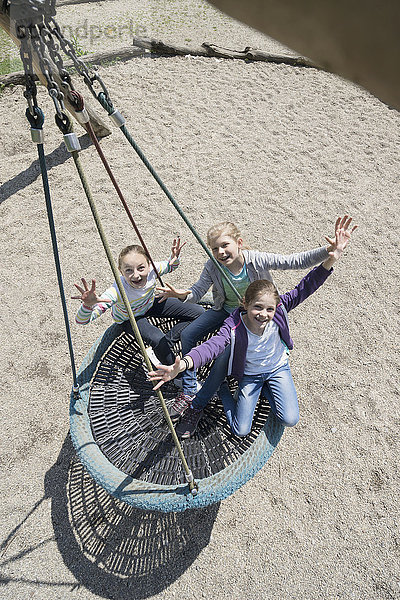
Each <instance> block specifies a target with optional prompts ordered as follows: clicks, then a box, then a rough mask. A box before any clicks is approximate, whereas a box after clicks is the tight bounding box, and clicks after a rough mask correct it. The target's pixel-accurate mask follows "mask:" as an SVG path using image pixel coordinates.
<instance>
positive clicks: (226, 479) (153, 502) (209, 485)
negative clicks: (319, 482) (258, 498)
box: [70, 323, 284, 512]
mask: <svg viewBox="0 0 400 600" xmlns="http://www.w3.org/2000/svg"><path fill="white" fill-rule="evenodd" d="M158 325H159V323H158ZM126 335H128V334H124V333H121V327H120V326H119V325H117V324H113V325H111V326H110V327H109V328H108V329H107V330H106V331H105V332H104V334H103V335H101V336H100V337H99V338H98V339H97V340H96V342H95V343H94V344H93V346H92V347H91V349H90V350H89V352H88V354H87V355H86V357H85V359H84V360H83V362H82V365H81V367H80V369H79V371H78V374H77V377H78V384H79V394H78V395H75V394H74V392H73V391H72V392H71V402H70V433H71V439H72V442H73V445H74V447H75V449H76V452H77V455H78V457H79V459H80V460H81V462H82V464H83V465H84V467H85V468H86V469H87V471H88V472H89V473H90V475H91V476H92V477H93V479H94V480H95V481H96V482H97V483H98V484H99V485H100V486H101V487H103V488H104V489H105V490H106V491H107V492H108V493H110V494H111V495H112V496H114V497H115V498H118V499H119V500H121V501H123V502H126V503H127V504H130V505H132V506H135V507H136V508H140V509H144V510H158V511H162V512H180V511H184V510H186V509H187V508H203V507H206V506H208V505H210V504H213V503H215V502H219V501H221V500H223V499H224V498H227V497H228V496H229V495H231V494H232V493H234V492H235V491H236V490H237V489H238V488H240V487H241V486H243V485H244V484H245V483H246V482H247V481H249V479H251V478H252V477H253V476H254V475H255V474H256V473H257V472H258V471H259V470H260V469H261V468H262V467H263V466H264V464H265V463H266V461H267V460H268V459H269V458H270V456H271V455H272V453H273V451H274V450H275V448H276V446H277V444H278V443H279V440H280V438H281V436H282V434H283V431H284V427H283V425H282V424H281V423H280V422H279V421H278V420H277V419H276V417H275V416H274V415H273V413H272V411H269V413H268V416H267V418H266V421H265V423H264V425H263V427H262V428H261V430H260V431H259V432H258V434H257V435H256V437H255V438H254V439H253V440H251V441H250V442H249V443H248V444H247V448H246V449H245V450H244V451H243V452H242V453H241V454H240V455H239V456H235V458H234V460H233V461H232V462H231V464H228V466H226V467H225V468H223V469H222V470H220V471H219V472H217V473H214V474H212V475H210V476H207V477H204V478H202V479H197V478H196V482H197V485H198V493H197V494H196V495H192V493H191V492H190V490H189V486H188V485H187V484H186V483H180V484H168V485H161V484H158V483H154V482H153V481H144V480H143V479H135V478H134V477H132V476H131V475H129V474H127V473H126V472H124V471H122V470H120V469H119V468H117V467H116V466H115V465H114V464H113V463H112V462H111V461H110V460H109V459H108V458H107V456H106V455H105V454H104V453H103V452H102V450H101V448H100V447H99V445H98V441H97V440H96V439H95V436H94V434H93V427H92V423H91V417H90V395H91V392H92V391H93V389H94V387H93V380H94V378H95V377H96V371H97V370H98V367H99V363H101V361H102V359H103V357H106V356H107V351H108V350H109V348H110V347H112V345H113V344H114V343H115V342H116V340H117V338H121V336H126ZM129 337H130V338H131V340H130V344H131V343H132V341H133V342H134V339H133V338H132V337H131V336H129ZM95 387H97V384H96V386H95ZM136 391H138V392H139V394H140V390H136ZM159 410H160V413H161V415H162V410H161V406H160V408H159ZM232 435H233V434H232ZM235 439H236V440H243V439H245V438H235ZM245 447H246V446H245ZM215 450H216V449H215V448H214V450H213V452H214V453H215Z"/></svg>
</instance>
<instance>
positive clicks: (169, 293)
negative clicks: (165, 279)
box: [156, 283, 190, 302]
mask: <svg viewBox="0 0 400 600" xmlns="http://www.w3.org/2000/svg"><path fill="white" fill-rule="evenodd" d="M165 285H166V286H167V287H157V288H156V292H157V293H156V297H157V298H159V302H164V300H166V299H167V298H178V299H179V300H185V299H186V297H187V295H188V294H190V290H178V289H177V288H175V287H174V286H173V285H170V284H169V283H165Z"/></svg>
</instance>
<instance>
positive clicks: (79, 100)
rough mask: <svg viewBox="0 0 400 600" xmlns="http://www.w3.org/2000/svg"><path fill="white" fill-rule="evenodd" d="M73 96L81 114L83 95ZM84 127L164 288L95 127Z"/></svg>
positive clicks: (73, 93)
mask: <svg viewBox="0 0 400 600" xmlns="http://www.w3.org/2000/svg"><path fill="white" fill-rule="evenodd" d="M71 96H72V97H73V104H74V106H75V108H76V110H77V111H79V112H80V111H82V110H83V109H84V107H85V104H84V100H83V96H82V94H80V93H79V92H76V91H75V90H74V91H72V92H71ZM84 126H85V129H86V131H87V132H88V134H89V136H90V139H91V140H92V142H93V144H94V145H95V147H96V150H97V152H98V155H99V156H100V158H101V161H102V163H103V165H104V167H105V169H106V171H107V173H108V175H109V177H110V179H111V181H112V183H113V185H114V188H115V190H116V192H117V194H118V196H119V198H120V200H121V202H122V205H123V207H124V209H125V212H126V214H127V215H128V217H129V220H130V222H131V223H132V226H133V228H134V230H135V232H136V235H137V236H138V238H139V241H140V243H141V245H142V247H143V249H144V251H145V252H146V254H147V256H148V257H149V259H150V262H151V265H152V267H153V269H154V272H155V274H156V277H157V278H158V280H159V282H160V284H161V285H162V286H164V284H163V281H162V279H161V276H160V274H159V273H158V271H157V268H156V266H155V264H154V261H153V259H152V257H151V254H150V252H149V250H148V248H147V246H146V244H145V242H144V240H143V238H142V236H141V233H140V231H139V229H138V227H137V225H136V223H135V220H134V218H133V216H132V213H131V211H130V210H129V206H128V204H127V203H126V200H125V198H124V196H123V194H122V192H121V189H120V187H119V185H118V183H117V181H116V179H115V177H114V175H113V172H112V171H111V168H110V165H109V164H108V162H107V159H106V157H105V156H104V153H103V150H102V149H101V147H100V144H99V140H98V139H97V136H96V134H95V132H94V131H93V127H92V126H91V124H90V121H88V122H87V123H84Z"/></svg>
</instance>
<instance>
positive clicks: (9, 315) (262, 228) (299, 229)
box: [0, 2, 400, 600]
mask: <svg viewBox="0 0 400 600" xmlns="http://www.w3.org/2000/svg"><path fill="white" fill-rule="evenodd" d="M133 4H134V3H132V2H130V3H126V2H125V3H122V2H115V3H111V2H105V3H101V7H97V6H96V10H99V8H102V9H103V10H104V19H105V21H104V22H106V15H107V14H108V13H107V11H108V10H111V5H115V6H116V7H117V8H115V10H119V9H121V10H122V9H124V10H125V11H126V10H128V5H133ZM99 5H100V3H99ZM161 5H162V7H163V10H166V5H167V3H161ZM164 5H165V6H164ZM144 6H148V9H149V12H148V14H147V19H148V20H147V21H146V12H145V10H144V8H143V7H144ZM173 6H175V5H173ZM183 6H184V8H185V10H187V11H189V15H190V14H192V15H194V16H193V17H192V18H191V19H189V18H188V17H186V16H185V17H182V22H181V23H180V26H178V25H179V19H178V21H177V22H178V25H177V27H176V30H174V29H173V28H171V27H170V28H169V30H168V31H169V33H168V35H165V36H164V37H165V39H168V41H171V42H175V43H177V44H182V43H184V42H185V40H187V39H191V40H192V41H193V43H194V42H196V44H197V43H201V41H208V42H214V43H216V44H218V43H220V42H221V40H223V42H224V44H228V42H229V40H232V45H231V46H229V47H232V48H234V49H235V47H236V49H243V48H241V46H242V45H244V46H245V45H249V46H255V47H257V48H260V49H262V50H265V51H271V52H277V50H281V51H282V52H287V50H286V49H284V48H283V47H280V46H279V45H278V44H277V43H276V42H274V41H272V40H269V39H268V38H267V37H265V36H262V35H261V34H260V33H257V32H254V31H253V30H251V29H249V28H246V27H244V26H243V25H241V24H238V23H236V22H235V21H232V20H230V19H228V18H227V17H222V16H220V15H219V14H218V13H216V11H214V10H212V9H208V8H204V7H206V5H200V3H194V2H193V3H190V2H188V3H185V4H184V5H183ZM199 6H203V8H204V10H205V11H207V10H208V11H209V12H206V13H205V14H206V16H207V19H204V18H203V17H201V18H200V16H199V15H200V12H199V10H200V9H199V8H198V7H199ZM196 7H197V8H196ZM195 9H196V10H195ZM92 10H95V9H94V8H93V9H92V5H86V4H78V5H74V6H70V7H63V8H62V10H61V9H60V21H61V19H62V18H63V19H67V17H68V15H70V19H71V23H72V22H73V23H75V20H76V22H77V23H78V25H79V22H81V23H84V20H85V19H88V20H89V21H88V22H89V25H90V23H91V22H93V23H98V22H99V21H98V18H97V17H96V19H97V20H96V19H94V17H93V14H94V13H92V12H91V11H92ZM141 10H142V13H141V14H142V16H141V19H140V22H141V23H142V24H144V25H143V26H145V27H146V32H147V33H148V34H149V35H152V34H153V33H155V34H158V37H160V38H161V39H162V37H163V35H162V34H163V33H165V31H166V29H167V26H165V28H164V29H162V28H159V29H158V30H157V31H155V20H154V18H153V17H154V14H156V12H157V11H156V10H155V3H152V2H151V3H148V5H147V4H146V3H142V4H141ZM174 10H175V11H176V14H179V10H178V8H177V7H176V6H175V9H174ZM190 10H192V11H193V13H190ZM68 11H70V12H69V13H68ZM182 11H183V8H182ZM196 11H197V12H196ZM96 14H97V13H96ZM181 14H183V13H182V12H181ZM79 17H80V19H81V21H79ZM92 17H93V18H92ZM91 19H92V21H91ZM196 19H197V21H196ZM196 23H197V24H198V27H196ZM74 26H75V25H74ZM199 31H200V32H201V37H200V34H199ZM196 32H197V33H196ZM196 36H197V37H196ZM122 45H127V44H126V42H124V43H122ZM221 45H223V44H221ZM238 46H240V47H238ZM91 49H96V48H94V47H93V48H91ZM101 75H102V78H103V80H104V81H105V83H106V85H107V88H108V89H109V92H110V95H111V97H112V99H113V102H114V105H115V106H116V107H117V108H118V109H119V110H120V111H121V112H122V114H123V115H124V116H125V118H126V121H127V126H128V129H129V130H130V132H131V133H132V135H133V137H134V138H135V140H136V142H137V143H138V144H139V146H140V147H141V148H142V150H143V151H144V153H145V154H146V156H147V158H148V160H149V161H150V162H151V164H152V165H153V167H154V168H155V169H156V170H157V172H158V173H159V175H160V177H161V178H162V180H163V181H164V182H165V184H166V185H167V187H168V188H169V190H170V191H171V192H172V194H173V196H174V198H175V199H176V201H177V202H178V203H179V204H180V206H181V208H182V209H183V210H184V211H185V213H186V215H187V217H188V218H189V219H190V221H191V222H192V223H193V225H194V227H195V228H196V229H197V230H198V231H199V233H200V235H201V236H202V237H203V238H204V237H205V234H206V231H207V229H208V227H209V226H210V225H212V224H214V223H216V222H219V221H221V220H225V219H230V220H233V221H234V222H236V223H237V224H238V226H239V227H240V229H241V230H242V232H243V236H244V239H245V241H246V243H247V244H248V245H249V246H250V247H251V248H256V249H259V250H266V251H271V252H279V253H291V252H294V251H300V250H306V249H310V248H314V247H316V246H318V245H323V244H324V242H325V240H324V236H325V235H329V236H331V235H332V233H333V231H334V223H335V220H336V218H337V216H339V215H343V214H350V215H352V216H353V217H354V222H355V223H357V224H358V226H359V228H358V230H357V232H356V233H355V234H354V236H353V239H352V241H351V244H350V245H349V248H348V250H347V251H346V253H345V255H344V256H343V258H342V260H341V261H340V262H339V263H338V264H337V266H336V267H335V270H334V274H333V275H332V276H331V277H330V278H329V280H328V281H327V282H326V284H324V286H323V287H322V288H321V289H320V290H319V291H318V292H317V293H316V294H314V295H313V296H312V297H311V298H310V299H308V300H307V301H306V302H305V303H304V304H302V305H301V306H300V307H299V308H297V309H296V310H295V311H293V312H292V313H291V315H290V322H291V331H292V337H293V339H294V343H295V347H294V350H293V351H292V353H291V359H290V363H291V367H292V372H293V377H294V380H295V384H296V387H297V391H298V395H299V400H300V414H301V418H300V422H299V424H298V425H297V426H296V427H295V428H293V429H290V430H286V431H285V433H284V435H283V437H282V439H281V441H280V443H279V445H278V447H277V449H276V450H275V452H274V454H273V455H272V457H271V458H270V459H269V461H268V462H267V463H266V464H265V466H264V467H263V468H262V469H261V470H260V471H259V472H258V474H257V475H256V476H255V477H254V478H253V479H252V480H251V481H249V482H248V483H247V484H246V485H245V486H244V487H242V488H241V489H240V490H239V491H237V492H236V493H235V494H234V495H233V496H230V497H229V498H227V499H226V500H224V501H222V502H221V503H219V504H216V505H213V506H210V507H209V508H207V509H204V510H199V511H190V510H189V511H186V512H184V513H179V514H161V513H154V512H144V511H140V510H138V509H134V508H132V507H130V506H128V505H126V504H123V503H121V502H119V501H117V500H115V499H113V498H112V497H110V496H108V495H107V494H106V493H105V492H104V491H103V490H102V489H101V488H100V487H99V486H98V485H97V484H95V483H94V482H93V480H92V479H91V478H90V476H89V475H87V474H86V473H85V471H84V470H83V468H82V466H81V465H80V463H79V461H77V460H76V458H75V455H74V450H73V448H72V444H71V442H70V439H69V435H68V431H69V417H68V412H69V395H70V389H71V367H70V362H69V354H68V346H67V342H66V335H65V328H64V322H63V316H62V309H61V303H60V297H59V291H58V287H57V281H56V275H55V268H54V260H53V256H52V248H51V241H50V235H49V230H48V224H47V216H46V210H45V202H44V195H43V188H42V183H41V177H40V170H39V165H38V160H37V150H36V147H35V146H34V144H32V143H31V140H30V132H29V124H28V121H27V119H26V117H25V109H26V101H25V99H24V97H23V88H22V87H21V86H16V87H13V88H6V89H4V90H2V92H1V96H0V131H1V138H0V145H1V156H2V157H3V160H2V161H1V165H0V182H1V192H0V203H1V204H0V211H1V227H0V255H1V262H0V289H1V298H2V312H1V316H0V321H1V322H0V336H1V339H0V342H1V349H2V352H1V359H0V360H1V383H2V386H1V389H2V402H1V428H2V433H1V437H0V461H1V483H0V485H1V524H0V528H1V536H0V540H1V546H0V548H1V550H0V567H1V579H0V586H1V590H0V595H1V598H4V599H7V600H11V599H13V600H14V599H15V598H35V599H38V600H42V599H46V600H53V599H54V600H55V599H62V600H64V599H69V598H71V599H79V600H89V599H90V600H91V599H95V598H110V599H115V600H128V599H141V598H154V599H157V600H158V599H160V600H161V599H163V600H172V599H173V598H180V599H182V600H189V599H191V598H193V597H201V598H210V599H211V598H216V599H217V600H222V599H228V598H229V599H230V600H232V599H234V600H239V599H242V598H246V599H249V600H258V599H264V598H271V599H272V598H279V599H280V600H297V599H298V598H306V599H310V600H317V599H318V600H319V599H323V600H333V599H335V600H336V599H343V600H344V599H345V600H349V599H355V600H361V599H362V600H366V599H368V600H369V599H371V600H372V599H373V600H375V599H393V598H399V597H400V569H399V546H400V537H399V533H398V520H399V489H400V481H399V479H400V477H399V469H398V456H399V451H400V448H399V436H398V428H399V425H400V413H399V392H398V377H399V361H398V356H399V355H398V345H399V339H398V329H399V328H398V264H399V248H398V229H399V225H400V223H399V208H398V197H399V191H400V185H399V183H400V182H399V174H398V173H399V158H400V156H399V155H400V150H399V148H400V145H399V133H400V119H399V113H398V112H397V111H395V110H392V109H391V108H390V107H388V106H387V105H385V104H383V103H382V102H380V101H379V100H378V99H376V98H374V97H373V96H371V95H370V94H369V93H368V92H366V91H365V90H363V89H361V88H358V87H357V86H355V85H353V84H351V83H349V82H347V81H344V80H342V79H340V78H338V77H337V76H334V75H331V74H328V73H325V72H323V71H319V70H316V69H309V68H295V67H291V66H288V65H284V64H282V65H275V64H268V63H261V62H254V63H246V62H244V61H240V60H235V61H232V60H217V59H215V58H191V57H179V58H178V57H171V58H166V57H151V56H146V57H143V58H135V59H132V60H130V61H127V62H118V61H116V62H115V64H110V65H108V66H107V67H102V68H101ZM75 81H76V82H77V84H78V87H79V89H81V90H82V92H83V93H85V97H88V100H89V102H90V104H91V106H93V108H96V111H98V113H99V114H100V113H101V111H102V109H101V107H100V105H96V106H95V105H94V102H95V101H94V100H93V98H92V97H91V96H90V94H88V92H87V90H86V88H85V86H84V85H82V84H81V83H80V82H79V80H78V78H77V77H75ZM38 102H39V105H40V106H41V108H42V109H43V111H44V113H45V117H46V118H45V125H44V130H45V152H46V155H47V156H48V169H49V181H50V188H51V194H52V202H53V210H54V218H55V222H56V228H57V237H58V245H59V252H60V259H61V265H62V272H63V281H64V286H65V291H66V295H67V304H68V310H69V320H70V324H71V331H72V338H73V343H74V350H75V360H76V363H77V366H79V365H80V363H81V362H82V360H83V358H84V357H85V355H86V354H87V352H88V350H89V348H90V346H91V345H92V343H93V342H94V340H95V339H96V338H97V337H98V336H99V335H101V333H102V332H103V331H105V329H106V328H107V327H108V326H109V325H110V324H111V317H110V316H109V315H108V314H107V315H105V316H103V318H102V319H99V320H98V321H97V322H95V323H93V324H92V325H91V326H88V327H79V326H77V325H75V323H74V314H75V312H76V310H77V308H78V304H77V301H74V300H71V299H70V296H71V295H74V286H73V284H74V282H79V279H80V278H81V277H87V278H88V279H90V278H95V279H96V281H97V285H98V288H99V289H100V290H102V289H105V288H106V287H107V286H108V285H109V284H110V282H111V281H112V279H113V277H112V274H111V272H110V269H109V266H108V263H107V260H106V258H105V254H104V251H103V249H102V245H101V242H100V239H99V236H98V234H97V231H96V228H95V225H94V222H93V219H92V217H91V214H90V210H89V207H88V203H87V200H86V197H85V195H84V193H83V191H82V187H81V185H80V183H79V180H78V176H77V175H76V173H75V170H74V164H73V160H72V159H71V157H70V155H69V154H68V153H67V152H66V150H65V148H64V144H63V141H62V136H61V134H60V132H59V130H58V129H57V127H56V125H55V124H54V117H53V113H54V107H53V104H52V101H51V99H50V98H49V97H48V95H47V93H46V92H45V90H44V89H43V87H40V88H39V94H38ZM103 114H105V113H103ZM104 118H105V119H106V120H107V116H105V117H104ZM75 129H76V131H77V133H78V135H79V137H80V140H81V144H82V147H83V150H82V152H81V154H80V156H81V160H82V163H83V165H84V168H85V170H86V173H87V177H88V180H89V183H90V187H91V190H92V192H93V196H94V198H95V200H96V202H97V205H98V210H99V213H100V215H101V218H102V222H103V225H104V228H105V231H106V234H107V236H108V239H109V242H110V245H111V248H112V251H113V253H114V255H115V256H117V255H118V252H119V250H120V249H121V248H122V247H123V246H125V245H127V244H130V243H136V241H137V239H136V236H135V234H134V232H133V230H132V227H131V225H130V223H129V220H128V218H127V217H126V215H125V213H124V211H123V209H122V207H121V205H120V203H119V200H118V197H117V195H116V194H115V192H114V191H113V188H112V185H111V183H110V181H109V179H108V176H107V174H106V173H105V171H104V169H103V167H102V164H101V162H100V160H99V158H98V157H97V155H96V152H95V149H94V147H93V145H92V144H90V143H89V142H88V140H87V137H86V136H85V135H84V132H83V130H82V129H80V128H79V126H78V125H77V124H76V125H75ZM101 146H102V149H103V151H104V152H105V154H106V156H107V158H108V160H109V162H110V165H111V167H112V169H113V171H114V174H115V176H116V178H117V180H118V182H119V184H120V187H121V189H122V191H123V192H124V194H125V196H126V199H127V201H128V204H129V206H130V207H131V210H132V213H133V215H134V218H135V220H136V222H137V224H138V225H139V227H140V230H141V233H142V235H143V237H144V239H145V240H146V243H147V245H148V247H149V249H150V251H151V252H152V254H153V255H154V258H155V259H156V260H157V259H162V258H164V257H167V256H168V255H169V250H170V247H171V242H172V239H173V237H174V236H176V235H177V234H180V235H181V237H182V239H183V240H185V241H187V244H186V246H185V248H184V250H183V252H182V265H181V267H180V268H179V269H178V270H177V271H176V272H175V273H173V274H171V275H170V276H169V277H168V279H167V281H169V282H171V283H173V284H177V285H179V286H182V287H186V286H188V285H190V284H191V283H193V282H194V281H195V280H196V278H197V277H198V275H199V274H200V272H201V268H202V265H203V264H204V262H205V260H206V257H205V254H204V252H203V250H202V249H201V248H200V247H199V245H198V244H197V242H196V241H195V240H194V238H193V236H192V235H191V233H190V231H189V230H188V228H187V227H186V225H185V224H184V222H183V221H182V219H181V218H180V216H179V215H178V214H177V212H176V211H175V209H174V208H173V206H172V205H171V204H170V202H169V201H168V199H167V198H166V197H165V195H164V194H163V193H162V191H161V190H160V188H159V187H158V185H157V184H156V182H155V181H154V180H153V178H152V177H151V175H150V174H149V172H148V171H147V170H146V168H145V167H144V166H143V165H142V163H141V162H140V160H139V159H138V157H137V155H136V154H135V153H134V151H133V150H132V149H131V148H130V147H129V145H128V143H127V142H126V140H125V139H124V137H123V136H122V134H121V133H120V132H119V131H118V130H116V129H113V133H112V135H110V136H108V137H106V138H104V139H103V140H102V141H101ZM303 275H304V272H294V271H287V272H283V271H280V272H275V273H274V278H275V281H276V283H277V285H278V287H279V289H280V290H281V291H285V290H287V289H290V288H291V287H293V286H294V285H295V284H296V283H297V282H298V281H299V280H300V278H301V277H302V276H303Z"/></svg>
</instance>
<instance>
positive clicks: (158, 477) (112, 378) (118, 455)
mask: <svg viewBox="0 0 400 600" xmlns="http://www.w3.org/2000/svg"><path fill="white" fill-rule="evenodd" d="M150 320H151V321H152V323H153V324H154V325H156V326H158V327H160V329H162V330H163V331H164V332H167V331H168V330H169V329H170V328H171V326H172V325H174V324H175V323H176V321H173V320H172V319H159V318H152V319H150ZM121 331H122V329H121ZM177 352H178V349H177ZM210 368H211V364H209V365H206V366H205V367H202V368H201V369H200V370H199V372H198V377H199V379H200V380H204V379H205V378H206V377H207V374H208V372H209V370H210ZM146 372H147V370H146V367H145V363H144V359H143V357H142V355H141V352H140V349H139V345H138V343H137V342H136V340H135V339H134V337H133V336H132V335H131V334H129V333H124V332H122V333H121V334H120V335H119V336H118V337H117V338H116V340H115V341H114V342H113V343H112V344H111V346H110V347H109V349H108V350H107V352H106V353H105V354H104V356H103V357H102V359H101V360H100V361H99V364H98V367H97V369H96V372H95V374H94V376H93V379H92V382H91V389H90V398H89V407H88V413H89V418H90V423H91V427H92V432H93V437H94V439H95V441H96V443H97V444H98V446H99V448H100V449H101V451H102V452H103V454H104V455H105V456H106V457H107V459H108V460H109V461H110V462H111V463H112V464H113V465H114V466H115V467H116V468H118V469H119V470H120V471H122V472H123V473H126V474H127V475H130V476H131V477H133V478H134V479H140V480H143V481H147V482H151V483H155V484H160V485H178V484H183V483H185V482H186V480H185V475H184V472H183V471H182V465H181V461H180V458H179V455H178V452H177V450H176V448H175V446H174V443H173V440H172V436H171V433H170V431H169V429H168V426H167V423H166V421H165V419H164V416H163V412H162V409H161V406H160V403H159V400H158V398H157V395H156V394H155V392H153V390H152V384H151V382H149V381H148V380H147V377H146ZM229 385H230V387H231V390H233V389H234V386H235V383H234V380H231V381H229ZM162 392H163V395H164V398H165V401H166V403H167V406H169V405H171V404H172V402H173V398H174V397H175V396H176V395H177V394H178V393H179V389H177V387H176V386H175V385H174V384H173V383H172V382H170V383H168V384H165V385H163V387H162ZM268 413H269V405H268V403H267V402H266V400H264V399H262V400H261V401H259V402H258V404H257V407H256V411H255V414H254V420H253V426H252V430H251V432H250V433H249V434H248V435H247V436H246V437H244V438H240V437H237V436H235V435H233V434H232V432H231V430H230V427H229V425H228V423H227V421H226V417H225V413H224V411H223V408H222V403H221V401H220V400H219V398H218V396H215V397H214V398H212V399H211V401H210V402H209V404H208V405H207V407H206V409H205V411H204V416H203V418H202V419H201V421H200V423H199V426H198V429H197V431H196V433H195V434H194V436H193V437H192V438H191V439H186V440H181V444H182V448H183V451H184V454H185V457H186V460H187V462H188V464H189V467H190V469H191V470H192V472H193V475H194V477H195V479H203V478H205V477H209V476H210V475H213V474H215V473H218V472H219V471H222V470H223V469H224V468H225V467H227V466H228V465H230V464H231V463H233V462H234V461H235V460H237V458H238V457H239V456H240V455H241V454H243V453H244V452H245V451H246V450H247V449H248V448H249V447H250V446H251V444H252V443H253V441H254V440H255V438H256V437H257V436H258V434H259V433H260V431H261V429H262V428H263V426H264V425H265V422H266V419H267V417H268Z"/></svg>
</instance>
